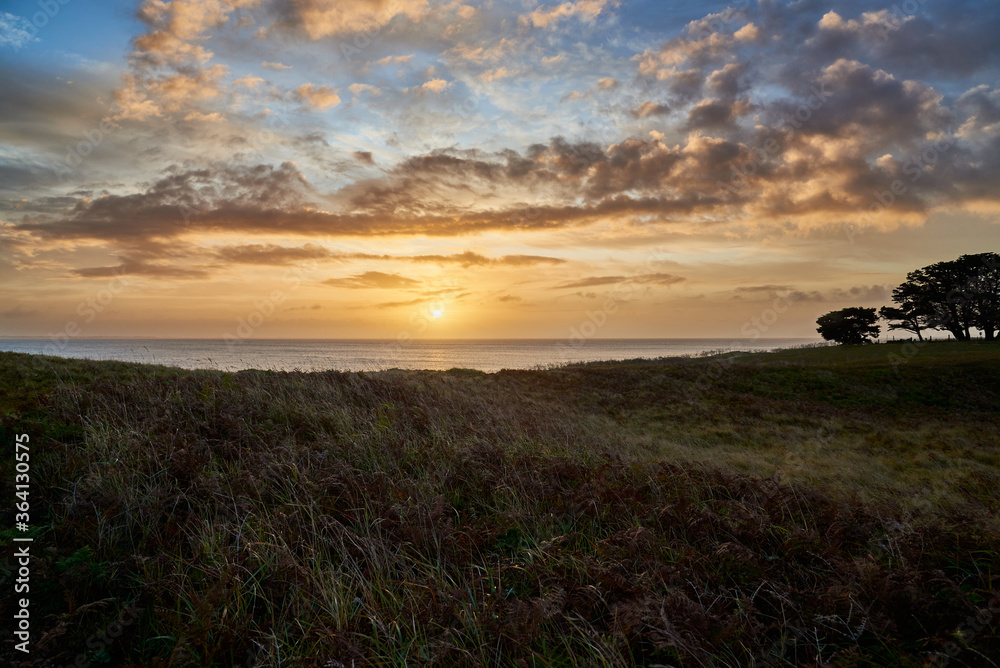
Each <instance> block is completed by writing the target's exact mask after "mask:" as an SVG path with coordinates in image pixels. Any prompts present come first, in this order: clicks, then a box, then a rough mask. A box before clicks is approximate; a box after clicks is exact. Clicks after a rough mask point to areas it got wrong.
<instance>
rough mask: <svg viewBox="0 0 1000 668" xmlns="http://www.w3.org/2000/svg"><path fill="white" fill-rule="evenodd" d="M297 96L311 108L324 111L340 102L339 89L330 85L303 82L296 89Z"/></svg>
mask: <svg viewBox="0 0 1000 668" xmlns="http://www.w3.org/2000/svg"><path fill="white" fill-rule="evenodd" d="M295 97H296V98H297V99H298V100H299V101H300V102H302V103H303V104H304V105H306V106H307V107H309V108H310V109H314V110H319V111H322V110H324V109H329V108H330V107H336V106H337V105H338V104H340V96H339V95H337V91H335V90H334V89H332V88H330V87H329V86H315V85H313V84H302V85H301V86H299V87H298V88H296V89H295Z"/></svg>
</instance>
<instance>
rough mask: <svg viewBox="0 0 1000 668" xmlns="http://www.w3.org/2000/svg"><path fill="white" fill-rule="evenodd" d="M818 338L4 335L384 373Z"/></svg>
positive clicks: (181, 360)
mask: <svg viewBox="0 0 1000 668" xmlns="http://www.w3.org/2000/svg"><path fill="white" fill-rule="evenodd" d="M814 343H818V340H817V339H756V340H754V339H588V340H586V341H577V342H570V341H567V340H565V339H503V340H499V339H498V340H483V339H465V340H455V339H449V340H441V339H438V340H420V341H408V342H405V343H400V342H397V341H391V340H389V341H378V340H298V339H292V340H289V339H286V340H277V339H260V340H245V341H240V342H238V343H235V344H234V343H230V342H227V341H222V340H211V339H82V338H81V339H70V340H69V341H64V342H62V343H59V342H55V341H52V340H50V339H0V350H6V351H14V352H23V353H44V354H49V355H58V356H60V357H74V358H87V359H94V360H121V361H124V362H144V363H148V364H164V365H167V366H177V367H182V368H185V369H218V370H222V371H239V370H241V369H271V370H275V371H295V370H299V371H323V370H330V369H337V370H341V371H379V370H384V369H392V368H399V369H433V370H446V369H452V368H456V367H457V368H465V369H478V370H480V371H487V372H492V371H499V370H500V369H534V368H540V367H541V368H544V367H548V366H552V365H561V364H567V363H572V362H593V361H602V360H625V359H636V358H647V359H651V358H657V357H682V356H697V355H700V354H703V353H707V352H712V351H730V350H745V351H753V350H773V349H776V348H793V347H797V346H802V345H808V344H814Z"/></svg>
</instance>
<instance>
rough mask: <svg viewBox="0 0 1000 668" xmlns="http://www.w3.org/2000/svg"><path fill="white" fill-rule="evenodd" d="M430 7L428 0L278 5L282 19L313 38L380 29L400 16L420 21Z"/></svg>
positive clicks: (301, 0) (298, 0) (313, 0)
mask: <svg viewBox="0 0 1000 668" xmlns="http://www.w3.org/2000/svg"><path fill="white" fill-rule="evenodd" d="M429 10H430V5H429V3H428V2H427V0H353V1H352V2H329V1H328V0H291V1H290V2H288V3H284V4H282V5H279V11H282V12H284V15H283V17H282V20H283V21H284V22H285V23H286V24H288V25H291V26H294V27H296V28H298V29H301V30H303V31H304V32H305V33H306V34H307V35H308V36H309V37H310V39H314V40H317V39H321V38H323V37H331V36H334V35H344V34H351V33H357V32H373V31H377V30H380V29H381V28H382V27H383V26H385V25H387V24H388V23H389V22H390V21H392V20H393V19H394V18H396V17H397V16H402V17H406V18H407V19H409V20H411V21H415V22H418V21H420V20H421V19H423V18H424V16H426V15H427V13H428V11H429Z"/></svg>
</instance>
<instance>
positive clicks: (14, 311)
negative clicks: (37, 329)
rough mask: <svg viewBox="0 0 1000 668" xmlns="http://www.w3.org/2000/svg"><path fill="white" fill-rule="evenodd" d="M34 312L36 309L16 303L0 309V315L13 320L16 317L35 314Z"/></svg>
mask: <svg viewBox="0 0 1000 668" xmlns="http://www.w3.org/2000/svg"><path fill="white" fill-rule="evenodd" d="M36 313H38V311H36V310H34V309H29V308H25V307H24V306H21V305H20V304H17V305H16V306H13V307H11V308H8V309H5V310H3V311H0V317H3V318H8V319H10V320H14V319H17V318H27V317H30V316H33V315H35V314H36Z"/></svg>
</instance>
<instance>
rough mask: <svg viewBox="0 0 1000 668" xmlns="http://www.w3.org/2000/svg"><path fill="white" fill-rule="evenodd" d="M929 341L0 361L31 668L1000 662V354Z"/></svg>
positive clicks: (0, 403) (7, 474)
mask: <svg viewBox="0 0 1000 668" xmlns="http://www.w3.org/2000/svg"><path fill="white" fill-rule="evenodd" d="M936 345H938V344H935V346H936ZM941 345H946V344H941ZM873 348H874V347H873ZM930 348H931V347H930V346H929V347H928V348H927V351H926V355H924V354H923V353H922V355H923V356H922V357H916V358H914V359H913V360H911V361H910V363H909V364H907V365H905V366H904V368H902V369H900V370H899V374H897V373H896V372H895V371H893V370H891V369H890V368H889V365H888V363H886V362H885V361H884V358H883V359H882V360H880V359H878V358H877V357H870V355H871V353H870V352H868V351H867V350H865V351H864V352H863V353H858V355H857V356H856V357H855V358H853V360H852V359H849V358H848V357H836V358H834V357H831V355H841V354H842V353H840V352H834V351H831V350H830V349H826V348H823V349H815V350H803V351H794V352H793V353H776V354H775V355H774V356H767V355H751V356H740V357H738V359H737V360H736V362H733V363H728V362H726V363H724V366H722V367H718V365H719V361H718V360H717V359H716V360H713V359H705V360H686V361H671V362H669V363H668V362H664V363H657V364H649V363H647V364H638V363H636V364H618V365H603V366H583V367H572V368H561V369H550V370H537V371H523V372H521V371H510V372H501V373H498V374H481V373H477V372H470V371H461V370H454V371H452V372H402V371H385V372H378V373H338V372H324V373H310V374H306V373H272V372H258V371H247V372H240V373H235V374H230V373H222V372H216V371H194V372H191V371H180V370H176V369H167V368H163V367H152V366H141V365H121V364H114V363H96V362H93V363H91V362H81V361H68V360H55V359H52V358H49V359H45V358H29V357H27V356H18V355H13V354H0V379H4V380H5V381H12V382H10V383H5V385H4V387H5V390H4V391H3V393H2V394H0V407H2V408H3V410H4V417H3V425H2V426H3V433H2V434H0V435H2V436H3V438H4V439H5V442H11V441H12V440H13V439H12V434H14V433H20V432H22V431H26V432H28V433H30V434H31V435H32V438H33V457H34V459H33V466H34V469H33V476H34V478H33V480H34V491H33V494H35V496H34V497H33V502H34V506H33V507H34V508H35V510H34V512H35V513H38V515H37V517H38V519H37V520H35V522H36V524H38V525H39V526H40V527H41V532H40V534H39V536H38V538H37V539H36V540H37V542H36V543H35V545H36V546H37V550H38V551H37V555H38V556H37V557H36V561H35V562H33V569H35V570H34V571H33V580H32V583H33V587H35V583H37V586H38V592H39V593H38V594H37V596H38V598H37V599H35V600H36V601H37V606H38V607H37V608H34V609H33V614H34V615H35V617H34V620H33V624H34V626H33V629H34V630H35V634H36V635H35V636H34V640H33V654H32V656H31V657H30V662H29V663H23V664H22V665H35V666H43V665H51V664H53V663H55V664H58V665H63V664H68V663H73V662H74V661H76V659H77V657H78V656H79V655H83V657H84V660H86V661H92V662H95V663H99V662H111V663H115V664H121V665H169V666H195V665H220V666H232V665H266V666H279V665H280V666H290V665H316V666H324V665H325V666H338V665H343V666H350V665H398V666H403V665H429V664H437V665H482V666H494V665H511V666H515V665H536V666H543V665H544V666H548V665H588V666H589V665H595V666H631V665H652V664H660V665H674V666H682V665H683V666H801V665H808V666H815V665H912V666H918V665H926V662H927V661H929V660H933V659H934V657H935V656H938V655H940V656H942V657H943V656H945V649H946V648H947V647H948V643H949V642H954V641H955V637H956V631H957V630H959V629H962V628H965V627H963V624H965V623H966V620H967V619H968V618H969V617H970V616H975V615H977V614H979V613H980V612H983V614H984V615H985V616H988V617H989V619H988V621H987V622H986V623H985V624H984V625H982V628H983V630H981V631H980V632H978V633H976V634H974V635H973V637H969V634H968V633H966V634H965V636H962V638H963V643H964V645H963V643H960V644H959V649H960V651H961V654H960V655H959V656H958V657H956V658H955V659H953V661H954V662H955V663H954V664H953V665H956V666H958V665H963V662H964V665H990V664H989V663H983V662H984V661H993V662H994V663H1000V648H998V644H997V640H996V638H997V636H996V629H997V626H998V624H1000V618H998V617H1000V615H995V614H992V613H990V602H991V600H993V599H994V597H995V596H996V595H997V593H998V590H1000V572H998V565H1000V536H998V533H997V531H996V522H995V518H994V515H995V512H994V511H995V509H996V493H995V490H996V487H995V482H996V481H997V478H996V476H997V463H998V461H1000V460H998V459H997V448H998V447H1000V446H998V443H1000V439H996V438H995V436H996V434H997V432H998V425H1000V402H998V401H997V397H1000V385H998V382H1000V381H998V380H997V378H998V377H1000V374H997V371H998V366H1000V355H998V354H997V353H996V352H995V351H994V349H987V348H982V347H980V348H973V347H971V346H968V347H966V349H965V350H964V351H963V352H961V354H959V353H956V352H955V351H953V350H952V349H949V350H948V351H947V354H945V352H946V351H944V350H943V349H942V350H941V352H935V351H933V350H930ZM794 355H798V357H797V358H796V357H794ZM713 365H715V366H714V367H713ZM716 368H721V369H722V371H721V372H717V371H716V370H715V369H716ZM14 381H17V382H14ZM963 383H967V384H969V385H970V387H966V386H965V385H963ZM970 388H971V389H970ZM883 452H884V454H883ZM790 453H791V454H790ZM892 464H894V465H895V467H893V466H892ZM5 466H6V470H5V471H4V474H3V475H4V484H5V485H7V484H9V483H8V481H12V480H13V475H12V466H11V465H10V464H9V463H5ZM816 467H824V470H817V469H816ZM826 469H831V470H826ZM934 476H938V477H939V478H942V480H940V481H938V482H937V483H936V484H935V483H934V481H935V478H934ZM924 485H934V486H933V488H927V487H924ZM925 489H926V490H927V491H926V492H925V491H924V490H925ZM5 512H6V511H5ZM6 519H10V520H12V518H5V520H6ZM7 525H8V526H9V525H10V522H7ZM9 533H10V532H7V534H9ZM9 538H10V536H9V535H6V534H5V535H4V537H3V540H4V541H5V542H8V543H9ZM5 549H7V548H5ZM8 552H9V549H8ZM5 586H6V585H5ZM34 591H36V590H35V589H33V592H34ZM998 604H1000V602H994V604H993V607H994V608H996V607H997V606H998ZM10 605H11V602H10V601H9V599H7V598H5V599H4V602H3V603H2V606H4V607H3V608H2V609H0V614H3V615H7V614H8V613H11V612H12V609H11V608H10ZM130 605H136V606H138V608H140V609H141V610H142V612H141V614H140V615H139V616H138V618H137V620H136V621H135V622H134V623H131V624H129V625H128V626H127V628H125V629H124V630H123V632H122V634H121V636H120V637H117V638H115V639H114V641H113V642H111V643H103V644H102V645H103V646H102V647H101V648H100V651H99V652H98V651H97V650H96V649H95V645H94V643H93V642H91V643H90V647H88V640H89V639H91V638H92V637H93V634H94V633H95V632H100V631H102V630H105V629H107V628H109V626H110V625H112V624H113V623H114V622H115V620H116V619H119V618H120V615H121V611H122V610H123V609H126V608H128V606H130ZM985 618H986V617H984V619H985ZM2 651H3V652H4V653H5V655H6V658H9V659H23V657H20V656H15V655H14V653H13V651H12V650H10V649H9V647H8V648H4V649H3V650H2Z"/></svg>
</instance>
